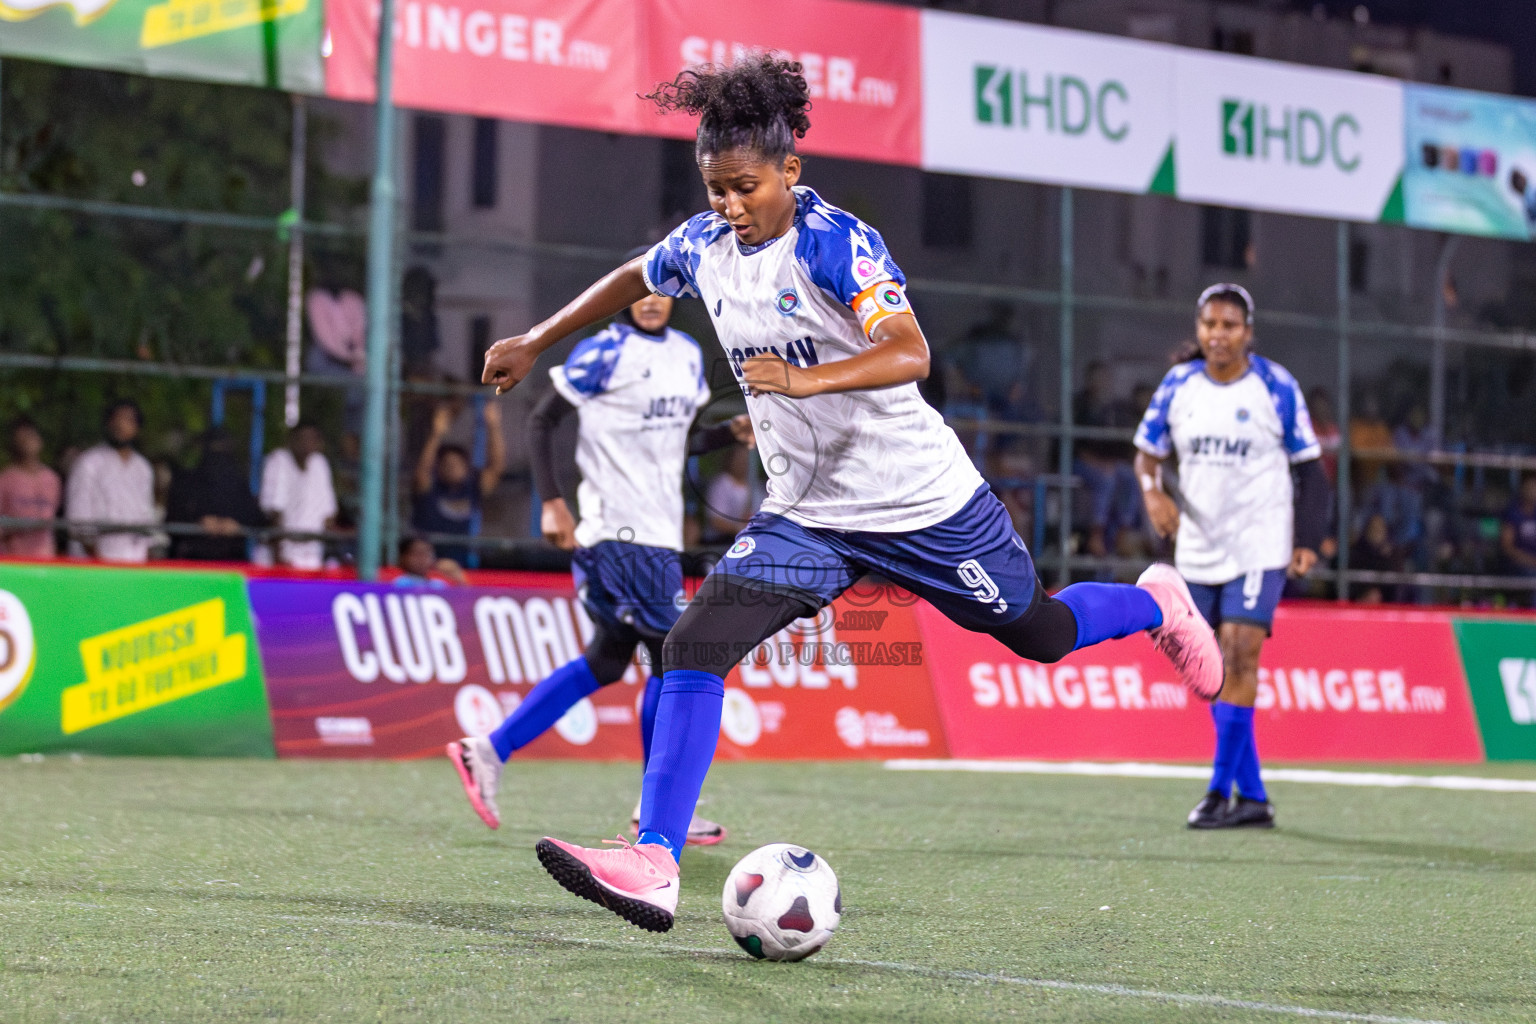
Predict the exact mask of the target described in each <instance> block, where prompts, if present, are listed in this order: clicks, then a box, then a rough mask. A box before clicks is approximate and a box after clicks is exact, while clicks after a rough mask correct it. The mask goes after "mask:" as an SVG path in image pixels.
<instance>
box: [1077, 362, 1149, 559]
mask: <svg viewBox="0 0 1536 1024" xmlns="http://www.w3.org/2000/svg"><path fill="white" fill-rule="evenodd" d="M1072 420H1073V422H1074V423H1076V424H1077V425H1079V426H1084V427H1120V428H1123V429H1124V430H1125V432H1126V436H1127V437H1129V436H1130V433H1131V431H1132V430H1134V429H1135V426H1136V423H1137V422H1138V420H1137V419H1133V418H1132V417H1131V411H1130V406H1129V404H1128V403H1125V402H1117V401H1115V400H1114V399H1113V398H1111V397H1110V376H1109V367H1107V366H1105V365H1104V364H1103V363H1102V362H1099V361H1097V360H1095V361H1094V362H1091V363H1089V364H1088V370H1087V373H1086V374H1085V375H1084V387H1083V390H1081V391H1079V392H1078V393H1077V395H1076V396H1075V397H1074V398H1073V400H1072ZM1134 457H1135V451H1134V449H1133V448H1132V446H1131V444H1130V442H1129V441H1108V440H1103V439H1100V438H1093V439H1088V440H1082V441H1078V442H1077V443H1076V444H1075V445H1074V448H1073V459H1072V473H1073V475H1074V476H1078V477H1081V478H1082V480H1083V484H1084V486H1085V489H1086V490H1087V494H1088V541H1087V549H1088V553H1089V554H1090V555H1092V556H1093V557H1095V558H1103V557H1104V556H1105V555H1107V554H1108V553H1109V543H1110V542H1113V540H1114V536H1115V533H1116V532H1118V530H1119V529H1120V528H1121V527H1126V526H1135V525H1136V524H1137V523H1139V522H1140V521H1141V489H1140V488H1139V487H1138V486H1137V484H1136V474H1135V472H1134V471H1133V470H1132V468H1131V460H1132V459H1133V458H1134Z"/></svg>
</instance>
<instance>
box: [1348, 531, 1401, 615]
mask: <svg viewBox="0 0 1536 1024" xmlns="http://www.w3.org/2000/svg"><path fill="white" fill-rule="evenodd" d="M1349 560H1350V568H1351V569H1359V570H1360V571H1362V572H1402V571H1403V556H1402V553H1401V552H1400V551H1399V550H1398V548H1397V546H1396V545H1395V544H1393V543H1392V534H1391V530H1390V529H1388V526H1387V520H1386V517H1385V516H1383V515H1380V514H1377V515H1373V516H1371V518H1370V519H1369V520H1367V521H1366V524H1365V532H1364V533H1363V534H1361V536H1360V541H1359V543H1358V544H1357V545H1356V546H1355V548H1354V549H1353V550H1352V551H1351V552H1350V559H1349ZM1397 591H1398V587H1397V585H1396V584H1386V583H1366V584H1364V585H1362V586H1361V587H1360V588H1359V589H1358V590H1356V591H1355V600H1357V601H1360V602H1361V603H1363V604H1380V603H1382V602H1383V601H1396V600H1397Z"/></svg>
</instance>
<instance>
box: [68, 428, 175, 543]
mask: <svg viewBox="0 0 1536 1024" xmlns="http://www.w3.org/2000/svg"><path fill="white" fill-rule="evenodd" d="M143 423H144V417H143V414H142V413H141V412H140V411H139V407H138V405H137V404H136V403H135V402H132V401H129V400H126V399H123V400H119V401H117V402H113V403H112V405H111V406H110V407H109V408H108V409H107V415H106V419H105V421H104V428H105V432H106V440H105V441H103V442H102V443H101V444H98V445H95V446H94V447H91V448H87V449H86V450H85V451H83V452H81V453H80V455H79V457H78V458H76V459H75V460H74V465H73V466H72V467H71V469H70V471H69V484H68V487H67V490H66V495H65V508H66V511H67V513H68V516H69V519H70V520H71V521H72V522H76V523H134V524H138V525H148V524H150V523H153V522H154V521H155V471H154V467H152V466H151V465H150V464H149V460H148V459H146V458H145V457H144V456H142V455H140V454H139V453H138V452H137V451H135V450H134V447H133V444H134V441H135V440H137V439H138V436H139V430H140V428H141V427H142V426H143ZM72 532H73V534H74V538H75V543H76V544H78V545H79V549H80V552H81V553H82V554H89V555H92V556H94V557H96V558H100V559H102V560H103V561H107V562H143V561H147V560H148V558H149V549H150V545H152V544H153V543H154V537H153V536H152V535H151V534H149V533H147V532H144V533H117V532H102V531H100V530H98V529H97V528H96V527H94V526H80V527H76V528H74V530H73V531H72Z"/></svg>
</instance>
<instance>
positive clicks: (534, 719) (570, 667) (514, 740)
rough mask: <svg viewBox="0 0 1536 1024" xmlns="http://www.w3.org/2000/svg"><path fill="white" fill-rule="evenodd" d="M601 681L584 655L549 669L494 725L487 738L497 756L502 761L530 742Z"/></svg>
mask: <svg viewBox="0 0 1536 1024" xmlns="http://www.w3.org/2000/svg"><path fill="white" fill-rule="evenodd" d="M600 685H601V684H599V683H598V681H597V677H596V676H594V675H593V674H592V667H591V666H590V665H588V664H587V659H586V658H584V657H583V658H576V659H574V660H573V661H569V662H567V663H565V664H564V665H561V666H560V667H559V668H557V669H555V670H554V671H553V672H551V673H550V674H549V676H548V678H546V679H544V680H543V681H542V682H540V683H539V685H537V686H535V687H534V688H533V689H532V690H530V691H529V692H528V696H526V697H524V698H523V702H522V703H521V704H519V705H518V706H517V710H516V711H514V712H512V713H511V714H510V715H508V716H507V720H506V721H505V722H502V723H501V724H500V725H498V726H497V727H496V730H495V731H494V732H492V733H491V736H490V740H491V743H492V745H494V746H495V747H496V753H497V755H498V756H499V757H500V758H501V759H502V760H503V761H505V760H506V759H507V758H509V757H511V756H512V752H513V751H514V750H521V749H522V748H523V747H526V746H527V745H528V744H530V743H532V742H533V741H534V740H535V739H537V738H538V737H539V736H541V735H543V733H544V732H545V731H546V730H547V729H548V728H549V727H550V726H552V725H554V724H555V723H556V722H558V721H560V716H561V715H563V714H565V713H566V712H567V711H569V710H570V709H571V706H572V705H573V704H575V703H576V702H577V701H579V700H581V699H582V698H583V697H586V696H588V695H589V694H591V693H592V692H594V691H595V690H597V688H598V687H599V686H600Z"/></svg>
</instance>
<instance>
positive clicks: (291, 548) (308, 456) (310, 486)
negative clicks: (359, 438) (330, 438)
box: [261, 421, 336, 569]
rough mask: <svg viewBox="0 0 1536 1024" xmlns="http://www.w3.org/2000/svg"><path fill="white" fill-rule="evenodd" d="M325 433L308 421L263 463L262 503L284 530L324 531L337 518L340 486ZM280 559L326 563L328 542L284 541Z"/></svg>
mask: <svg viewBox="0 0 1536 1024" xmlns="http://www.w3.org/2000/svg"><path fill="white" fill-rule="evenodd" d="M324 449H325V436H324V435H323V434H321V433H320V428H319V427H317V426H315V425H314V424H313V423H310V422H307V421H304V422H300V423H299V425H298V426H296V427H294V428H293V429H292V430H291V431H289V433H288V447H286V448H279V449H277V450H276V451H274V452H272V453H271V454H270V455H268V456H267V458H266V461H265V462H264V463H262V467H261V508H262V511H264V512H266V513H267V514H268V515H270V516H271V517H272V522H273V523H274V524H275V525H277V526H279V527H281V528H282V529H284V530H295V531H299V532H303V533H320V532H322V531H324V530H327V529H329V528H330V527H331V525H332V524H333V522H334V520H335V517H336V489H335V487H334V485H333V484H332V482H331V464H330V462H328V461H327V460H326V458H325V452H324ZM277 560H278V561H279V562H281V563H282V564H283V565H290V566H293V567H294V568H295V569H319V568H321V567H322V566H323V565H324V564H325V542H324V541H319V540H291V539H284V540H282V541H280V542H278V546H277Z"/></svg>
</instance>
